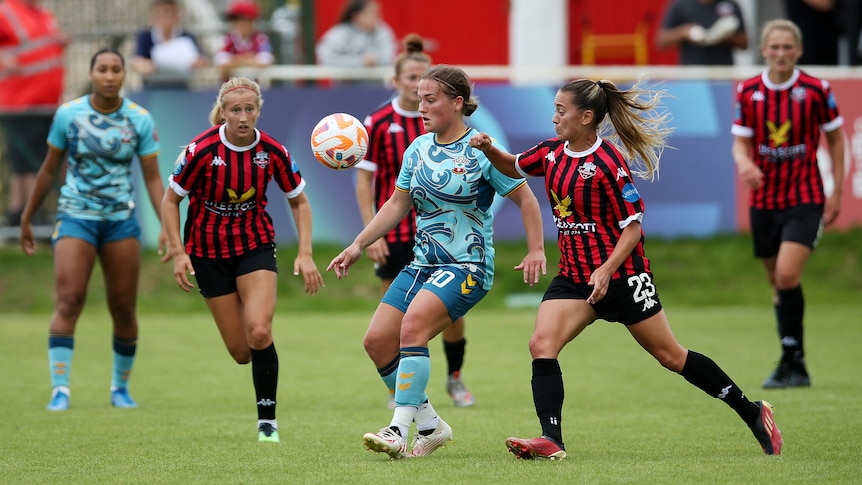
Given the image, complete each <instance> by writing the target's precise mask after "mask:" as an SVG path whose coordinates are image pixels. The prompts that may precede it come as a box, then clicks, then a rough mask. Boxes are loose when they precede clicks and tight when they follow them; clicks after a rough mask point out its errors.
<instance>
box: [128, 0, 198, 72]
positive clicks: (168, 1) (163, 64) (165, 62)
mask: <svg viewBox="0 0 862 485" xmlns="http://www.w3.org/2000/svg"><path fill="white" fill-rule="evenodd" d="M150 25H151V28H150V29H147V30H142V31H140V32H138V35H137V38H136V40H135V55H134V57H132V68H134V69H135V71H137V72H138V73H140V74H141V75H142V76H143V77H144V87H176V88H187V87H188V83H189V78H190V77H191V73H192V70H193V69H195V68H198V67H203V66H205V65H206V58H205V57H204V55H203V52H202V51H201V48H200V46H199V45H198V42H197V39H195V37H194V36H193V35H192V34H191V33H189V32H187V31H185V30H183V29H182V28H181V27H180V9H179V7H178V6H177V1H176V0H153V2H152V3H151V4H150Z"/></svg>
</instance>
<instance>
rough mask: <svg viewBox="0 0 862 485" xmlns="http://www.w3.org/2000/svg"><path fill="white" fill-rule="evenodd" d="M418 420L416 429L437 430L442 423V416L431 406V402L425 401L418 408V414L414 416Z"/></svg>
mask: <svg viewBox="0 0 862 485" xmlns="http://www.w3.org/2000/svg"><path fill="white" fill-rule="evenodd" d="M413 419H414V421H416V429H417V430H419V431H428V430H432V431H433V430H435V429H437V426H438V425H439V424H440V417H439V416H437V411H434V407H433V406H431V402H430V401H429V402H423V403H422V404H420V405H419V409H417V410H416V416H415V417H414V418H413Z"/></svg>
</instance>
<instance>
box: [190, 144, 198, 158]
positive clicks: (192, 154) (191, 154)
mask: <svg viewBox="0 0 862 485" xmlns="http://www.w3.org/2000/svg"><path fill="white" fill-rule="evenodd" d="M197 148H198V144H197V143H195V142H191V143H189V147H188V150H189V156H192V157H193V156H195V150H196V149H197Z"/></svg>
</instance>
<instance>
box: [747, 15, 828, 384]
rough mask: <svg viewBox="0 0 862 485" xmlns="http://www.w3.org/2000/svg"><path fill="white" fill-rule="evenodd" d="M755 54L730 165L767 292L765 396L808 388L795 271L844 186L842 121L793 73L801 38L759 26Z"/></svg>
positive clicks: (785, 27)
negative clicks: (821, 162)
mask: <svg viewBox="0 0 862 485" xmlns="http://www.w3.org/2000/svg"><path fill="white" fill-rule="evenodd" d="M760 52H761V54H763V58H764V59H766V62H767V68H766V70H764V71H763V73H762V74H760V75H759V76H756V77H753V78H751V79H749V80H747V81H744V82H742V83H741V84H740V85H739V87H738V89H737V91H736V119H735V120H734V122H733V128H732V129H731V132H732V133H733V135H734V139H733V159H734V161H736V168H737V171H738V172H739V177H740V179H741V180H742V182H743V183H744V184H745V185H747V186H748V187H749V188H751V192H750V195H749V199H748V205H749V215H750V222H751V234H752V238H753V241H754V256H755V257H756V258H760V259H761V260H762V261H763V266H764V267H765V268H766V276H767V278H769V283H770V285H771V286H772V288H773V292H774V296H773V302H774V305H775V315H776V317H777V320H778V336H779V338H780V341H781V348H782V355H781V360H780V361H779V363H778V368H776V369H775V371H774V372H773V373H772V374H771V375H770V376H769V377H768V378H767V379H766V381H764V382H763V387H766V388H785V387H800V386H809V385H811V379H810V378H809V376H808V370H807V369H806V367H805V359H804V357H805V348H804V346H803V340H802V336H803V335H802V334H803V329H802V322H803V316H804V312H805V299H804V297H803V295H802V284H801V283H802V271H803V270H804V269H805V263H806V262H807V261H808V257H809V256H810V255H811V251H813V250H814V248H815V247H816V246H817V242H818V241H819V240H820V234H821V232H822V230H823V226H824V224H831V223H832V222H833V221H835V219H836V218H837V217H838V213H839V211H840V209H841V190H842V187H843V185H844V139H843V137H842V136H841V129H840V128H841V125H842V124H843V122H844V120H843V118H842V117H841V116H840V115H839V114H838V105H837V103H836V102H835V98H834V96H832V91H831V90H830V89H829V83H828V82H826V81H821V80H820V79H817V78H815V77H812V76H810V75H808V74H806V73H805V72H803V71H801V70H799V69H798V68H797V67H796V61H797V60H798V59H799V57H800V56H801V55H802V34H801V33H800V32H799V28H798V27H797V26H796V24H794V23H793V22H790V21H789V20H773V21H770V22H767V23H766V24H765V25H764V26H763V30H762V33H761V36H760ZM821 130H822V131H823V132H824V133H826V140H827V143H828V148H829V155H830V157H831V158H832V180H833V182H834V185H833V189H832V193H831V194H829V195H828V196H827V195H826V194H825V193H824V191H823V180H822V178H821V176H820V170H819V169H818V167H817V145H818V143H819V141H820V132H821Z"/></svg>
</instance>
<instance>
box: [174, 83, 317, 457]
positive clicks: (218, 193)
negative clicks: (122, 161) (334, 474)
mask: <svg viewBox="0 0 862 485" xmlns="http://www.w3.org/2000/svg"><path fill="white" fill-rule="evenodd" d="M262 104H263V98H262V97H261V94H260V86H259V85H258V84H257V83H256V82H254V81H252V80H250V79H247V78H243V77H234V78H231V79H229V80H228V81H226V82H225V83H223V84H222V86H221V89H219V93H218V98H217V99H216V103H215V105H214V106H213V110H212V112H211V113H210V122H211V123H212V125H213V126H212V128H209V129H208V130H206V131H204V132H203V133H201V134H200V135H198V136H197V137H195V138H194V140H193V141H192V142H191V143H190V144H189V145H188V146H187V147H186V149H185V151H184V153H183V154H181V155H180V159H179V163H178V164H177V168H176V170H175V171H174V173H173V174H172V175H171V176H170V178H169V185H170V190H167V191H166V192H165V198H164V201H163V202H162V214H164V225H165V231H166V232H167V236H168V245H169V250H170V252H169V254H168V255H166V257H165V258H164V259H165V260H167V259H170V258H171V257H172V258H173V260H174V277H175V278H176V281H177V284H178V285H179V286H180V288H182V289H183V290H185V291H190V290H191V289H192V288H193V287H194V285H192V283H191V281H190V280H189V274H192V275H194V276H195V279H196V280H197V284H198V287H199V289H200V293H201V295H203V297H204V298H205V299H206V303H207V307H209V310H210V313H211V314H212V316H213V319H214V320H215V323H216V326H217V327H218V330H219V333H220V334H221V337H222V340H223V341H224V343H225V346H226V347H227V350H228V352H229V353H230V355H231V357H233V359H234V360H235V361H236V362H237V363H238V364H247V363H249V362H251V374H252V381H253V382H254V390H255V396H256V402H257V415H258V423H257V429H258V440H259V441H271V442H277V441H278V440H279V438H278V424H277V423H276V419H275V408H276V388H277V384H278V354H277V353H276V351H275V344H274V343H273V338H272V318H273V314H274V313H275V297H276V284H277V281H278V275H277V274H276V273H277V267H276V259H275V231H274V229H273V225H272V218H271V217H270V216H269V214H267V212H266V205H267V199H266V189H267V186H268V185H269V182H270V180H272V179H275V182H276V183H277V184H278V186H279V188H281V190H283V191H284V192H285V194H286V197H287V201H288V204H289V205H290V209H291V211H292V214H293V220H294V223H295V224H296V231H297V234H298V238H299V253H298V255H297V257H296V259H295V260H294V263H293V274H294V275H298V274H302V277H303V279H304V280H305V292H306V293H309V294H312V295H313V294H315V293H317V291H318V289H319V288H320V287H321V286H323V278H322V277H321V275H320V272H319V271H318V270H317V266H316V265H315V264H314V260H313V259H312V253H311V206H310V204H309V201H308V197H307V196H306V195H305V193H304V192H303V190H304V189H305V180H304V179H303V178H302V175H301V174H300V172H299V168H298V167H297V166H296V164H294V162H293V160H292V159H291V157H290V154H289V153H288V152H287V150H286V149H285V148H284V146H283V145H282V144H281V143H279V142H278V141H277V140H275V139H274V138H273V137H271V136H270V135H268V134H267V133H265V132H263V131H260V130H258V129H257V128H255V125H256V124H257V120H258V118H259V117H260V108H261V105H262ZM186 196H188V198H189V208H188V216H187V219H186V227H185V234H184V240H185V246H184V245H183V239H181V238H180V207H179V204H180V201H181V200H182V199H183V198H184V197H186Z"/></svg>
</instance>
